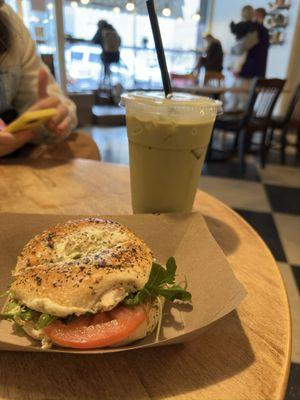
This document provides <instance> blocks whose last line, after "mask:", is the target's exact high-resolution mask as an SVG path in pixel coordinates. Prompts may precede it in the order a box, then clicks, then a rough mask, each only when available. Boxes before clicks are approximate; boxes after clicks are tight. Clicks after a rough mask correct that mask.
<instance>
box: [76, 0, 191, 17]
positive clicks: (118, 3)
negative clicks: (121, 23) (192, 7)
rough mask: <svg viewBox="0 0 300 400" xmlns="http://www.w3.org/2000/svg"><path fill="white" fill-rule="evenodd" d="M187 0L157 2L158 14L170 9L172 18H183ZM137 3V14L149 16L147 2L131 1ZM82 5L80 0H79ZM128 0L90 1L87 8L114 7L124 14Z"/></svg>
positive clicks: (160, 0)
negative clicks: (184, 5)
mask: <svg viewBox="0 0 300 400" xmlns="http://www.w3.org/2000/svg"><path fill="white" fill-rule="evenodd" d="M184 1H185V0H155V6H156V10H157V13H158V14H160V15H161V12H162V10H163V9H164V8H165V7H168V8H170V9H171V10H172V14H171V16H170V18H178V17H182V5H183V3H184ZM131 2H133V3H135V6H136V12H137V13H138V14H147V7H146V0H131ZM78 3H80V0H78ZM126 3H128V0H90V2H89V4H88V5H87V6H86V7H102V8H106V9H112V8H114V7H120V8H121V9H122V11H123V12H128V11H127V10H126V8H125V5H126Z"/></svg>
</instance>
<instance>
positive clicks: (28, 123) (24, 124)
mask: <svg viewBox="0 0 300 400" xmlns="http://www.w3.org/2000/svg"><path fill="white" fill-rule="evenodd" d="M56 115H57V110H56V109H55V108H48V109H43V110H38V111H28V112H25V113H24V114H22V115H21V116H20V117H19V118H17V119H16V120H15V121H13V122H12V123H11V124H9V125H7V126H6V127H5V131H6V132H10V133H16V132H20V131H29V130H30V131H35V130H36V129H38V128H39V127H40V126H41V125H43V124H45V123H47V122H48V121H49V120H50V119H51V118H53V117H55V116H56Z"/></svg>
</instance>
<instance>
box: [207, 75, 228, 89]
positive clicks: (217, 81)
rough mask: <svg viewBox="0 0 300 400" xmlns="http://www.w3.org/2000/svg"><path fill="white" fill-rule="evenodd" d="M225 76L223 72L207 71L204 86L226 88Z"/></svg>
mask: <svg viewBox="0 0 300 400" xmlns="http://www.w3.org/2000/svg"><path fill="white" fill-rule="evenodd" d="M224 82H225V76H224V75H223V74H222V72H218V71H207V72H206V73H205V77H204V86H210V87H222V86H224Z"/></svg>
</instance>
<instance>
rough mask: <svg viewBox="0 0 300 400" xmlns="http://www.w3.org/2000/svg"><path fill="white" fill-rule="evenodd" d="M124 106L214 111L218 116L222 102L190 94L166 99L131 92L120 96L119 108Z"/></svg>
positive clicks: (139, 92)
mask: <svg viewBox="0 0 300 400" xmlns="http://www.w3.org/2000/svg"><path fill="white" fill-rule="evenodd" d="M126 104H132V105H133V104H135V105H137V106H138V105H144V106H151V107H170V106H171V107H176V108H177V107H178V108H181V107H183V108H185V107H187V108H191V109H193V108H197V109H198V110H199V108H201V109H203V110H206V109H210V110H212V109H213V110H214V111H215V113H217V114H219V113H221V112H222V104H223V103H222V102H221V101H219V100H214V99H211V98H209V97H204V96H197V95H193V94H190V93H177V92H176V93H173V95H172V97H170V98H166V97H165V94H164V93H163V92H154V91H153V92H151V91H149V92H146V91H145V92H144V91H133V92H127V93H124V94H122V96H121V102H120V105H121V106H125V105H126Z"/></svg>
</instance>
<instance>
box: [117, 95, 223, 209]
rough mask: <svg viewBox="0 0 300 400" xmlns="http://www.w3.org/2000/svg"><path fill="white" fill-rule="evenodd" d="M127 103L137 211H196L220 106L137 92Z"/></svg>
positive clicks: (207, 101)
mask: <svg viewBox="0 0 300 400" xmlns="http://www.w3.org/2000/svg"><path fill="white" fill-rule="evenodd" d="M123 103H124V104H125V106H126V122H127V131H128V140H129V155H130V177H131V194H132V206H133V211H134V212H135V213H154V212H185V211H191V209H192V206H193V202H194V198H195V193H196V189H197V184H198V181H199V178H200V174H201V169H202V165H203V161H204V157H205V153H206V149H207V146H208V144H209V141H210V137H211V132H212V128H213V124H214V122H215V118H216V115H217V112H218V110H219V108H220V105H221V104H220V102H216V101H214V100H211V99H208V98H204V97H197V96H191V95H187V94H174V96H173V98H172V99H165V98H164V95H163V94H161V93H153V92H152V93H146V92H145V93H144V92H133V93H129V94H126V95H124V96H123Z"/></svg>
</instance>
